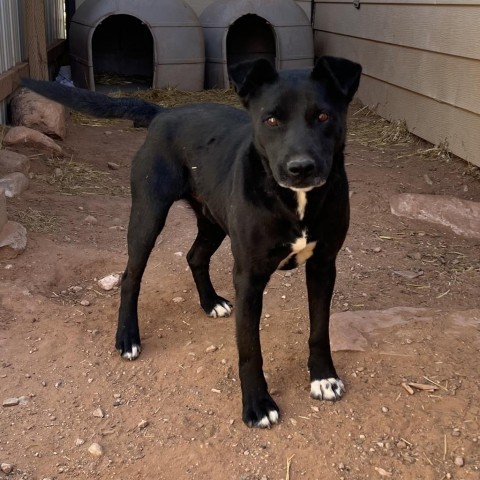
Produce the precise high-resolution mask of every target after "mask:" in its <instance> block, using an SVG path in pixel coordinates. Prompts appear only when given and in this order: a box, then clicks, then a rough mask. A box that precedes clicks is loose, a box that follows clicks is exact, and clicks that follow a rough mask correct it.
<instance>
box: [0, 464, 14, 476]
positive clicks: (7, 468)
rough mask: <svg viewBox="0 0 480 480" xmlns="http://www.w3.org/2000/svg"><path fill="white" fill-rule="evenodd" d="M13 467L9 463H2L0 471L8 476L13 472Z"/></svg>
mask: <svg viewBox="0 0 480 480" xmlns="http://www.w3.org/2000/svg"><path fill="white" fill-rule="evenodd" d="M13 467H14V465H12V464H11V463H2V464H1V465H0V470H1V471H2V472H3V473H6V474H7V475H8V474H9V473H12V472H13Z"/></svg>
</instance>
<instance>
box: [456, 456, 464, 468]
mask: <svg viewBox="0 0 480 480" xmlns="http://www.w3.org/2000/svg"><path fill="white" fill-rule="evenodd" d="M455 465H456V466H457V467H463V466H464V465H465V459H464V458H463V457H455Z"/></svg>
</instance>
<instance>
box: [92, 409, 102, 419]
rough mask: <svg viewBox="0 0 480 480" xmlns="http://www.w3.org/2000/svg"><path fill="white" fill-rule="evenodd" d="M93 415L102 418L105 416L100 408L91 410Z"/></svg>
mask: <svg viewBox="0 0 480 480" xmlns="http://www.w3.org/2000/svg"><path fill="white" fill-rule="evenodd" d="M93 416H94V417H97V418H103V417H105V412H104V411H103V410H102V409H101V408H97V409H96V410H94V411H93Z"/></svg>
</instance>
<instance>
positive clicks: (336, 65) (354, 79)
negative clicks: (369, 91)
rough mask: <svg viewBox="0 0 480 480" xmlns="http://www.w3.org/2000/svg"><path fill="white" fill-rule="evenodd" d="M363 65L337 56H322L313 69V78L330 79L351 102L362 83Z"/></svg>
mask: <svg viewBox="0 0 480 480" xmlns="http://www.w3.org/2000/svg"><path fill="white" fill-rule="evenodd" d="M361 74H362V66H361V65H360V64H358V63H355V62H352V61H350V60H346V59H345V58H337V57H320V58H319V59H318V61H317V63H316V64H315V67H314V69H313V71H312V74H311V78H312V79H313V80H317V81H325V80H327V81H328V80H329V81H331V82H333V84H334V86H335V87H336V89H337V90H338V91H339V92H340V93H341V94H342V95H343V96H344V97H346V99H347V101H348V102H350V101H351V100H352V98H353V96H354V95H355V92H356V91H357V89H358V85H359V84H360V76H361Z"/></svg>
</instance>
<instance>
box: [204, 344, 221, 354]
mask: <svg viewBox="0 0 480 480" xmlns="http://www.w3.org/2000/svg"><path fill="white" fill-rule="evenodd" d="M217 350H218V348H217V347H216V346H215V345H210V346H209V347H207V349H206V350H205V352H207V353H212V352H216V351H217Z"/></svg>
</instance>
